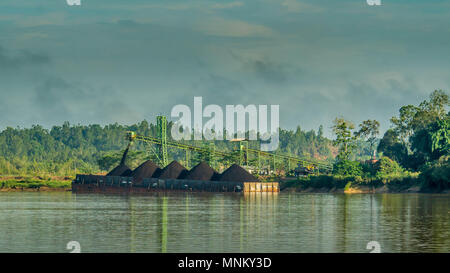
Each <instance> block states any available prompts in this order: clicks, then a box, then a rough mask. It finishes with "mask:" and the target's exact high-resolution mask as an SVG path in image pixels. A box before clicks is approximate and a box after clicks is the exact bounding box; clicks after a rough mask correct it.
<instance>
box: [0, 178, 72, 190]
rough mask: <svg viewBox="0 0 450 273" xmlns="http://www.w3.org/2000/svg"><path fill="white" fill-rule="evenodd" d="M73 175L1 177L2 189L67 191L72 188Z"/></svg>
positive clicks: (0, 186) (0, 187)
mask: <svg viewBox="0 0 450 273" xmlns="http://www.w3.org/2000/svg"><path fill="white" fill-rule="evenodd" d="M72 180H73V178H72V177H34V176H15V177H12V176H3V177H0V191H66V190H70V189H71V183H72Z"/></svg>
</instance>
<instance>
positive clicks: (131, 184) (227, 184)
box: [72, 175, 280, 193]
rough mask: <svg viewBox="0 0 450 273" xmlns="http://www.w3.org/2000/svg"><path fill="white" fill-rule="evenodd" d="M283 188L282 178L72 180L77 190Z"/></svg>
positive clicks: (97, 177) (85, 177)
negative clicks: (136, 180)
mask: <svg viewBox="0 0 450 273" xmlns="http://www.w3.org/2000/svg"><path fill="white" fill-rule="evenodd" d="M161 191H162V192H165V191H183V192H279V191H280V187H279V183H278V182H233V181H201V180H185V179H159V178H146V179H144V180H143V181H141V182H140V183H135V181H133V178H132V177H121V176H101V175H77V177H76V179H75V180H74V181H73V182H72V192H75V193H146V192H161Z"/></svg>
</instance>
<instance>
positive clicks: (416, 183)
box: [280, 174, 446, 193]
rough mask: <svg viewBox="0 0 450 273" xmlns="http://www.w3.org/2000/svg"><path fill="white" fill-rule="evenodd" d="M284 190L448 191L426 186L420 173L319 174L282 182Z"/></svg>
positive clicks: (347, 191) (358, 191)
mask: <svg viewBox="0 0 450 273" xmlns="http://www.w3.org/2000/svg"><path fill="white" fill-rule="evenodd" d="M280 186H281V190H282V191H296V192H345V193H400V192H446V190H445V189H439V190H437V189H432V188H429V187H427V186H426V184H424V183H423V181H422V180H421V179H420V178H419V175H418V174H410V175H407V176H397V177H396V176H392V177H384V178H361V177H358V176H333V175H319V176H306V177H300V178H298V179H293V180H289V181H285V182H282V183H281V185H280Z"/></svg>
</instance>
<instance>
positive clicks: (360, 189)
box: [281, 185, 450, 194]
mask: <svg viewBox="0 0 450 273" xmlns="http://www.w3.org/2000/svg"><path fill="white" fill-rule="evenodd" d="M281 192H298V193H347V194H364V193H392V194H395V193H440V194H450V190H444V191H441V192H435V191H422V190H421V188H420V187H419V186H412V187H409V188H405V189H393V188H389V187H388V186H386V185H384V186H382V187H367V186H353V187H349V188H346V189H345V188H339V189H337V188H313V187H307V188H301V187H289V188H284V189H281Z"/></svg>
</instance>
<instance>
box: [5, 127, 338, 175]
mask: <svg viewBox="0 0 450 273" xmlns="http://www.w3.org/2000/svg"><path fill="white" fill-rule="evenodd" d="M171 126H172V123H169V124H168V133H169V139H171V138H170V131H171V129H170V128H171ZM127 131H134V132H136V133H137V134H138V135H143V136H156V135H157V133H156V132H157V128H156V126H155V125H153V124H151V123H148V122H147V121H145V120H144V121H142V122H140V123H138V124H133V125H129V126H126V125H119V124H117V123H116V124H110V125H106V126H100V125H70V124H69V123H68V122H66V123H64V124H63V125H62V126H54V127H52V128H51V129H50V130H48V129H45V128H43V127H42V126H32V127H31V128H11V127H8V128H6V129H5V130H3V131H2V132H0V174H3V175H6V174H17V175H26V174H28V175H42V174H51V175H58V176H66V175H69V176H73V175H75V174H76V173H96V172H100V171H109V170H111V169H112V168H113V167H115V166H117V165H118V164H119V162H120V159H121V157H122V154H123V149H124V148H125V147H126V145H127V143H128V140H127V139H126V132H127ZM185 143H189V144H193V145H197V146H203V145H208V144H209V143H208V142H206V143H205V141H190V142H188V141H185ZM214 145H215V149H216V150H228V151H232V150H233V149H235V148H237V147H236V143H234V142H230V141H214ZM249 147H250V148H255V147H258V143H257V142H256V141H253V142H252V141H251V142H250V143H249ZM330 147H331V140H329V139H326V138H325V137H323V135H322V133H321V135H317V134H316V133H315V132H314V131H308V132H305V131H302V130H301V129H300V128H297V130H296V131H289V130H280V146H279V149H278V150H277V151H276V152H281V153H287V154H291V155H295V156H301V157H307V158H308V157H310V158H317V157H319V158H321V159H329V160H330V161H331V160H332V153H331V149H330ZM154 148H155V147H152V146H151V145H149V144H145V143H142V142H135V143H134V144H133V145H132V147H131V150H130V152H129V153H128V156H127V162H126V164H127V165H128V166H130V167H131V168H134V167H136V166H138V165H139V164H140V163H142V162H143V161H145V160H147V159H150V160H152V161H154V162H157V161H158V160H157V158H156V157H155V155H154V153H153V151H154ZM169 157H171V158H170V160H178V161H180V162H183V163H184V160H185V152H184V151H181V150H175V149H170V150H169ZM208 157H209V155H206V154H205V155H199V154H195V153H192V154H191V160H192V162H191V166H194V165H195V163H196V162H197V161H201V160H209V158H208ZM238 158H239V157H238V156H232V157H231V158H225V159H221V158H217V159H216V160H217V162H218V163H219V164H224V165H226V166H231V165H232V164H233V163H237V161H238ZM250 160H254V159H250Z"/></svg>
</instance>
